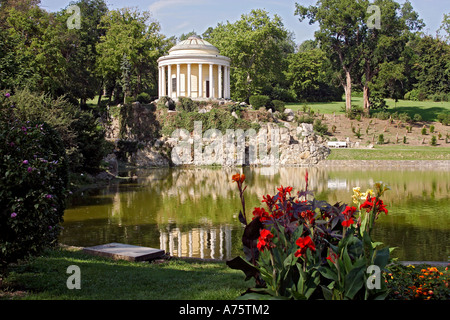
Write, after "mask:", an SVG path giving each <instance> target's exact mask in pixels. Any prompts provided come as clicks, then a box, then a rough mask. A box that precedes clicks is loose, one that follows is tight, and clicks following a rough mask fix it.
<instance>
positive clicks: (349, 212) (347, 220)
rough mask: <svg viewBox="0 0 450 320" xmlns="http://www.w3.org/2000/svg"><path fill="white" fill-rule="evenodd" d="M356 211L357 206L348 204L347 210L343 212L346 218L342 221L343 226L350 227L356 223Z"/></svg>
mask: <svg viewBox="0 0 450 320" xmlns="http://www.w3.org/2000/svg"><path fill="white" fill-rule="evenodd" d="M355 212H356V208H355V207H349V206H347V207H346V208H345V210H344V211H343V212H342V214H343V215H344V217H345V220H344V221H342V226H343V227H346V228H348V227H350V226H351V225H352V224H354V223H355V220H353V215H354V214H355Z"/></svg>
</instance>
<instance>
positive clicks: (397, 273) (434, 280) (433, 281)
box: [386, 263, 450, 300]
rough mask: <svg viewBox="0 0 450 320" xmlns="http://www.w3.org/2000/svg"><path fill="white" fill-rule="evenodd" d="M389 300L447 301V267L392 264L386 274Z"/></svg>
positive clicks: (449, 291)
mask: <svg viewBox="0 0 450 320" xmlns="http://www.w3.org/2000/svg"><path fill="white" fill-rule="evenodd" d="M386 280H387V287H388V288H389V298H391V299H395V300H448V299H449V297H450V287H449V284H450V271H449V270H448V267H446V268H443V267H431V266H427V265H422V266H420V265H419V266H413V265H407V266H404V265H401V264H398V263H396V264H393V265H392V266H390V267H389V271H388V272H387V273H386Z"/></svg>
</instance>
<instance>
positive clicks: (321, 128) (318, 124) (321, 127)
mask: <svg viewBox="0 0 450 320" xmlns="http://www.w3.org/2000/svg"><path fill="white" fill-rule="evenodd" d="M313 129H314V131H316V132H317V133H318V134H321V135H324V134H328V126H327V125H326V124H325V123H322V120H320V119H316V120H315V121H314V125H313Z"/></svg>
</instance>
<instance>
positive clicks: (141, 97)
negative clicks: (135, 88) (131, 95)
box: [136, 92, 152, 103]
mask: <svg viewBox="0 0 450 320" xmlns="http://www.w3.org/2000/svg"><path fill="white" fill-rule="evenodd" d="M136 101H138V102H139V103H150V102H152V97H150V95H149V94H148V93H147V92H141V93H139V94H138V96H137V97H136Z"/></svg>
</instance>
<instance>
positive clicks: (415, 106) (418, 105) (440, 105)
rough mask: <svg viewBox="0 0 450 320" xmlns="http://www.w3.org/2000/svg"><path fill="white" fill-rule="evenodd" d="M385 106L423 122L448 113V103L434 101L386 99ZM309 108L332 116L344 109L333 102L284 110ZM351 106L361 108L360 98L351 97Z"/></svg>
mask: <svg viewBox="0 0 450 320" xmlns="http://www.w3.org/2000/svg"><path fill="white" fill-rule="evenodd" d="M386 104H387V105H388V106H389V108H388V109H387V111H388V112H390V113H394V112H398V113H399V114H400V113H403V112H406V113H407V114H409V115H410V116H411V117H413V116H414V115H415V114H420V115H421V116H422V118H423V120H424V121H437V115H438V114H439V113H448V112H450V102H444V101H442V102H434V101H410V100H398V101H397V102H395V101H394V100H392V99H386ZM305 105H306V106H307V107H310V108H311V110H313V111H314V112H319V113H321V114H332V113H333V112H335V113H336V114H337V115H339V114H344V113H345V112H342V110H343V108H345V101H333V102H306V103H288V104H287V105H286V108H289V109H292V110H294V111H297V110H303V107H304V106H305ZM352 105H356V106H359V107H362V106H363V98H362V96H353V97H352Z"/></svg>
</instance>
